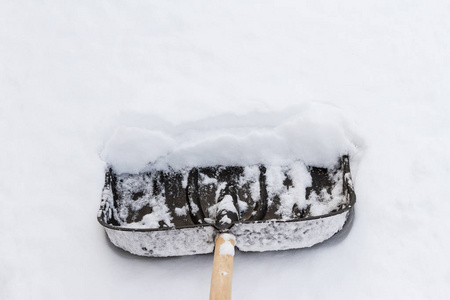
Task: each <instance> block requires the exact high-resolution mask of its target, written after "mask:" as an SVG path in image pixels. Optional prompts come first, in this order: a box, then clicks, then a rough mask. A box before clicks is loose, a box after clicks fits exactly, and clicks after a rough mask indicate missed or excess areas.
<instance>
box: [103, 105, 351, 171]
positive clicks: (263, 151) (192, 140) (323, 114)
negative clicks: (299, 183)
mask: <svg viewBox="0 0 450 300" xmlns="http://www.w3.org/2000/svg"><path fill="white" fill-rule="evenodd" d="M148 124H149V125H146V124H145V122H144V123H143V122H142V120H140V121H139V123H137V122H136V124H132V122H131V123H130V122H128V123H127V124H126V125H121V126H119V127H117V128H116V130H115V131H114V133H113V135H112V136H111V137H110V138H109V139H108V140H107V142H106V143H105V147H104V149H103V150H102V152H101V154H100V156H101V158H102V159H103V160H104V161H106V162H107V163H108V165H110V166H112V167H113V169H114V170H115V171H116V172H117V173H138V172H145V171H150V170H154V169H158V170H165V169H169V168H171V169H174V170H180V169H184V168H189V167H193V166H197V167H205V166H215V165H225V166H233V165H255V164H265V165H289V164H291V163H292V162H294V161H297V160H301V161H303V162H304V163H305V164H306V165H312V166H321V167H332V166H333V165H334V164H335V163H336V161H337V160H338V158H339V157H340V156H342V155H345V154H350V155H352V154H353V153H355V152H356V149H357V147H356V145H355V133H354V132H355V130H354V129H353V128H351V126H349V122H348V120H347V119H346V118H345V117H344V114H343V112H342V111H341V110H339V109H338V108H336V107H334V106H330V105H325V104H319V103H305V104H303V105H301V106H296V107H291V108H289V109H287V110H284V111H280V112H255V113H250V114H242V115H238V114H223V115H218V116H216V117H214V118H209V119H204V120H200V121H195V122H185V123H180V124H176V125H173V124H171V123H168V122H167V121H160V122H155V121H154V120H151V118H150V117H149V120H148Z"/></svg>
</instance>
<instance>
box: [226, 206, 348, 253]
mask: <svg viewBox="0 0 450 300" xmlns="http://www.w3.org/2000/svg"><path fill="white" fill-rule="evenodd" d="M348 214H349V212H345V213H342V214H338V215H334V216H331V217H328V218H323V219H315V220H308V221H300V222H261V223H247V224H245V223H238V224H236V225H234V226H233V227H232V229H231V232H232V233H233V234H234V235H236V247H237V248H238V249H239V250H241V251H256V252H258V251H259V252H261V251H279V250H287V249H299V248H305V247H311V246H313V245H315V244H318V243H320V242H323V241H325V240H327V239H329V238H330V237H331V236H333V235H334V234H335V233H337V232H338V231H339V230H341V229H342V227H343V226H344V224H345V221H346V220H347V217H348Z"/></svg>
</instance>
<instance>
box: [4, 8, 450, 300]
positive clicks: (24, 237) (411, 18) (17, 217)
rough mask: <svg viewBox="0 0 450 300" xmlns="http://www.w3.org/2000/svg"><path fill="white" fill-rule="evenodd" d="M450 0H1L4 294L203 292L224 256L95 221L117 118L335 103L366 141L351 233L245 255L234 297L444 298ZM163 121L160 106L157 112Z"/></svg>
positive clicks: (449, 259) (448, 230)
mask: <svg viewBox="0 0 450 300" xmlns="http://www.w3.org/2000/svg"><path fill="white" fill-rule="evenodd" d="M449 14H450V5H449V2H448V1H437V0H434V1H433V0H432V1H387V0H381V1H380V0H377V1H372V0H369V1H363V2H362V1H340V2H336V1H287V0H286V1H284V0H281V1H164V2H163V1H72V2H68V1H63V2H60V1H12V0H4V1H1V3H0V105H1V109H0V138H1V140H0V204H1V207H0V299H207V297H208V294H209V282H210V275H211V267H212V256H211V255H200V256H190V257H179V258H166V259H156V258H140V257H135V256H132V255H129V254H127V253H125V252H123V251H120V250H116V249H115V248H114V247H113V246H111V245H110V243H109V242H108V241H107V239H106V236H105V234H104V231H103V229H102V228H101V226H100V225H99V224H98V223H97V220H96V215H97V209H98V207H99V202H100V195H101V188H102V185H103V180H104V166H105V165H104V162H103V161H102V160H101V159H100V158H99V153H100V151H101V149H102V148H103V146H104V145H103V142H104V141H105V136H109V135H110V134H111V133H112V130H113V129H112V125H114V124H116V123H119V122H121V121H120V120H127V119H128V118H129V117H130V116H134V117H133V118H134V119H135V121H136V115H140V116H141V118H143V119H146V122H147V121H148V120H147V118H150V116H153V117H151V120H153V122H157V118H161V119H165V120H167V121H164V122H170V123H171V124H175V125H176V124H179V123H181V122H189V121H196V120H199V119H202V118H213V117H215V116H219V115H221V114H228V115H232V114H238V115H242V114H245V113H251V112H255V111H256V112H262V113H267V112H270V111H282V110H283V109H289V107H291V106H292V105H297V104H298V103H300V102H302V101H317V102H322V103H328V104H331V105H334V106H336V107H339V108H340V109H341V110H342V111H344V112H345V113H346V114H347V116H348V118H349V119H351V120H353V122H354V124H355V126H356V127H357V128H358V130H359V134H360V136H361V137H362V140H363V141H364V142H363V144H361V145H360V146H361V147H362V151H361V153H362V155H361V156H360V157H359V158H358V157H356V158H355V159H354V160H353V161H352V163H353V166H354V168H353V177H354V182H355V189H356V193H357V201H358V202H357V206H356V214H355V219H354V222H353V226H352V228H351V231H350V232H349V233H348V235H347V236H345V238H339V239H335V240H333V241H330V242H328V243H325V244H322V245H319V246H317V247H313V248H311V249H304V250H293V251H281V252H266V253H242V252H239V251H237V253H236V255H235V266H234V279H233V297H234V299H448V295H449V294H450V217H449V214H450V202H449V199H448V195H447V194H448V184H449V181H450V158H449V146H450V118H449V117H448V115H449V113H450V18H449V17H448V16H449ZM161 122H163V121H161Z"/></svg>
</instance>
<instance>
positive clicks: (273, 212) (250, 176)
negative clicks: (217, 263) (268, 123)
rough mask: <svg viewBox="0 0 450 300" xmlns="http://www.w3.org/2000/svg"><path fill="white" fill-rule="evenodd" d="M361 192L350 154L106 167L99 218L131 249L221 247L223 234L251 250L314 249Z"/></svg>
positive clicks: (178, 251)
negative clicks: (322, 160) (163, 167)
mask: <svg viewBox="0 0 450 300" xmlns="http://www.w3.org/2000/svg"><path fill="white" fill-rule="evenodd" d="M355 201H356V197H355V194H354V191H353V185H352V181H351V176H350V166H349V158H348V156H343V157H341V158H340V159H339V160H338V161H337V163H336V165H335V166H334V167H333V168H321V167H316V166H305V165H304V164H303V163H302V162H296V163H295V164H292V165H290V166H286V167H283V166H267V165H254V166H212V167H204V168H192V169H189V170H182V171H154V172H148V173H140V174H116V173H114V171H113V170H112V169H109V170H108V171H107V172H106V180H105V186H104V189H103V195H102V202H101V207H100V211H99V215H98V220H99V222H100V223H101V224H102V225H103V226H104V227H105V229H106V231H107V233H108V236H109V237H110V239H111V241H112V242H113V243H114V244H115V245H117V246H119V247H121V248H124V249H126V250H128V251H129V252H132V253H135V254H138V255H146V256H173V255H187V254H196V253H209V252H212V251H213V247H214V243H213V241H214V236H215V235H216V233H217V232H218V231H230V232H232V233H234V234H235V235H237V242H236V246H237V247H238V248H239V249H240V250H243V251H267V250H282V249H291V248H302V247H309V246H312V245H313V244H316V243H318V242H321V241H323V240H325V239H327V238H329V237H331V236H332V235H333V234H334V233H336V232H337V231H339V230H340V229H341V228H342V226H343V225H344V224H345V221H346V220H347V217H348V215H349V211H350V209H351V208H352V207H353V205H354V203H355Z"/></svg>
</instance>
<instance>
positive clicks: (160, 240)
mask: <svg viewBox="0 0 450 300" xmlns="http://www.w3.org/2000/svg"><path fill="white" fill-rule="evenodd" d="M106 232H107V234H108V237H109V238H110V240H111V242H112V243H113V244H114V245H116V246H117V247H120V248H122V249H124V250H126V251H128V252H130V253H133V254H136V255H141V256H156V257H158V256H160V257H161V256H162V257H167V256H182V255H193V254H204V253H211V252H213V250H214V236H215V234H216V231H215V229H214V228H213V227H212V226H196V227H193V228H183V229H177V230H170V229H169V230H163V231H161V230H159V231H144V232H136V231H119V230H114V229H108V228H107V229H106Z"/></svg>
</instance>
